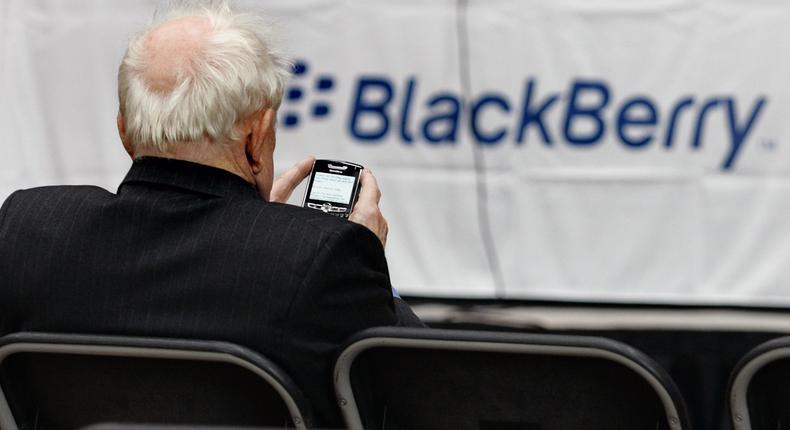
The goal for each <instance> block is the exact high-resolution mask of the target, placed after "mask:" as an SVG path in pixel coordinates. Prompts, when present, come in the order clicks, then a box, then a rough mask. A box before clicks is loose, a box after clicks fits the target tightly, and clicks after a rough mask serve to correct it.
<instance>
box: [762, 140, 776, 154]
mask: <svg viewBox="0 0 790 430" xmlns="http://www.w3.org/2000/svg"><path fill="white" fill-rule="evenodd" d="M760 147H761V148H763V150H765V151H775V150H776V141H775V140H773V139H761V140H760Z"/></svg>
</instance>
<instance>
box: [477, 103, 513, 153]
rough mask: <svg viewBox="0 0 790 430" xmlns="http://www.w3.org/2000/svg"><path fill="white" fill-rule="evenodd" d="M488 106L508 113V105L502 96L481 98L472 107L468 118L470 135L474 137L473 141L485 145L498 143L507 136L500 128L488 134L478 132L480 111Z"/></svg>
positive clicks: (505, 129)
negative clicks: (470, 128)
mask: <svg viewBox="0 0 790 430" xmlns="http://www.w3.org/2000/svg"><path fill="white" fill-rule="evenodd" d="M489 104H493V105H496V106H498V107H499V108H500V109H501V110H503V111H505V112H510V105H508V103H507V100H506V99H505V98H504V97H502V96H494V95H488V96H483V97H482V98H480V100H478V101H477V102H476V103H475V104H474V105H472V112H471V118H470V120H471V122H472V134H473V135H474V137H475V139H476V140H477V141H478V142H480V143H484V144H487V145H491V144H496V143H498V142H499V141H500V140H502V138H504V137H505V134H507V128H506V127H500V128H499V131H497V132H494V133H488V134H486V133H483V131H482V130H480V126H479V124H478V119H479V118H480V111H481V110H482V109H483V108H484V107H485V106H486V105H489Z"/></svg>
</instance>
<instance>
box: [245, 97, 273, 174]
mask: <svg viewBox="0 0 790 430" xmlns="http://www.w3.org/2000/svg"><path fill="white" fill-rule="evenodd" d="M250 121H251V126H250V129H249V132H248V134H247V141H246V148H245V151H246V153H247V161H248V162H249V164H250V167H251V168H252V173H253V174H256V175H257V174H258V173H260V172H261V171H262V170H263V169H265V168H266V167H267V163H270V162H271V161H270V160H268V159H269V158H271V157H272V154H273V152H274V145H275V138H274V128H275V123H276V121H277V112H276V111H275V110H274V109H263V110H260V111H258V112H256V113H254V114H253V115H252V118H250Z"/></svg>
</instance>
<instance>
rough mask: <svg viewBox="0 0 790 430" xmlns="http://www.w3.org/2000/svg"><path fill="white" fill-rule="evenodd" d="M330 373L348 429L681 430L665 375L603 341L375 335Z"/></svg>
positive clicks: (680, 411)
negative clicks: (333, 376) (333, 378)
mask: <svg viewBox="0 0 790 430" xmlns="http://www.w3.org/2000/svg"><path fill="white" fill-rule="evenodd" d="M334 375H335V390H336V393H337V396H338V401H339V404H340V408H341V410H342V412H343V416H344V418H345V420H346V424H347V425H348V427H349V428H350V429H353V430H357V429H363V428H365V429H409V430H420V429H455V430H465V429H470V430H471V429H474V430H478V429H479V430H515V429H520V430H575V429H578V430H596V429H601V430H604V429H605V430H635V429H646V430H656V429H659V430H663V429H670V430H681V429H683V430H685V429H688V428H689V419H688V416H687V414H686V411H685V406H684V403H683V401H682V398H681V396H680V394H679V391H678V390H677V388H676V387H675V385H674V383H673V382H672V380H671V379H670V378H669V377H668V376H667V374H666V373H665V372H664V371H663V370H662V369H661V368H660V367H659V366H658V365H657V364H655V363H654V362H653V361H652V360H650V359H649V358H648V357H646V356H645V355H643V354H642V353H640V352H639V351H636V350H635V349H633V348H630V347H628V346H626V345H623V344H621V343H619V342H615V341H612V340H608V339H602V338H594V337H579V336H561V335H533V334H518V333H495V332H479V331H455V330H435V329H413V328H408V329H407V328H396V327H388V328H374V329H369V330H366V331H363V332H361V333H359V334H358V335H356V336H354V337H353V338H352V339H351V340H350V341H349V343H348V345H347V346H346V347H345V349H344V350H343V351H342V353H341V354H340V356H339V357H338V360H337V362H336V364H335V372H334Z"/></svg>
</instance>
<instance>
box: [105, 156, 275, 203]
mask: <svg viewBox="0 0 790 430" xmlns="http://www.w3.org/2000/svg"><path fill="white" fill-rule="evenodd" d="M135 183H143V184H146V183H147V184H155V185H160V186H161V185H165V186H171V187H176V188H182V189H186V190H190V191H196V192H199V193H203V194H209V195H213V196H217V197H238V198H257V199H260V194H259V193H258V190H257V189H256V188H255V186H254V185H252V184H250V183H249V182H247V181H245V180H244V179H243V178H242V177H240V176H238V175H236V174H234V173H231V172H229V171H227V170H223V169H219V168H216V167H211V166H206V165H204V164H197V163H192V162H189V161H184V160H176V159H172V158H159V157H141V158H138V159H136V160H134V163H133V164H132V168H131V169H130V170H129V173H127V175H126V178H124V180H123V182H122V183H121V186H120V187H119V188H118V193H121V190H122V188H123V186H124V185H127V184H135Z"/></svg>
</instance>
